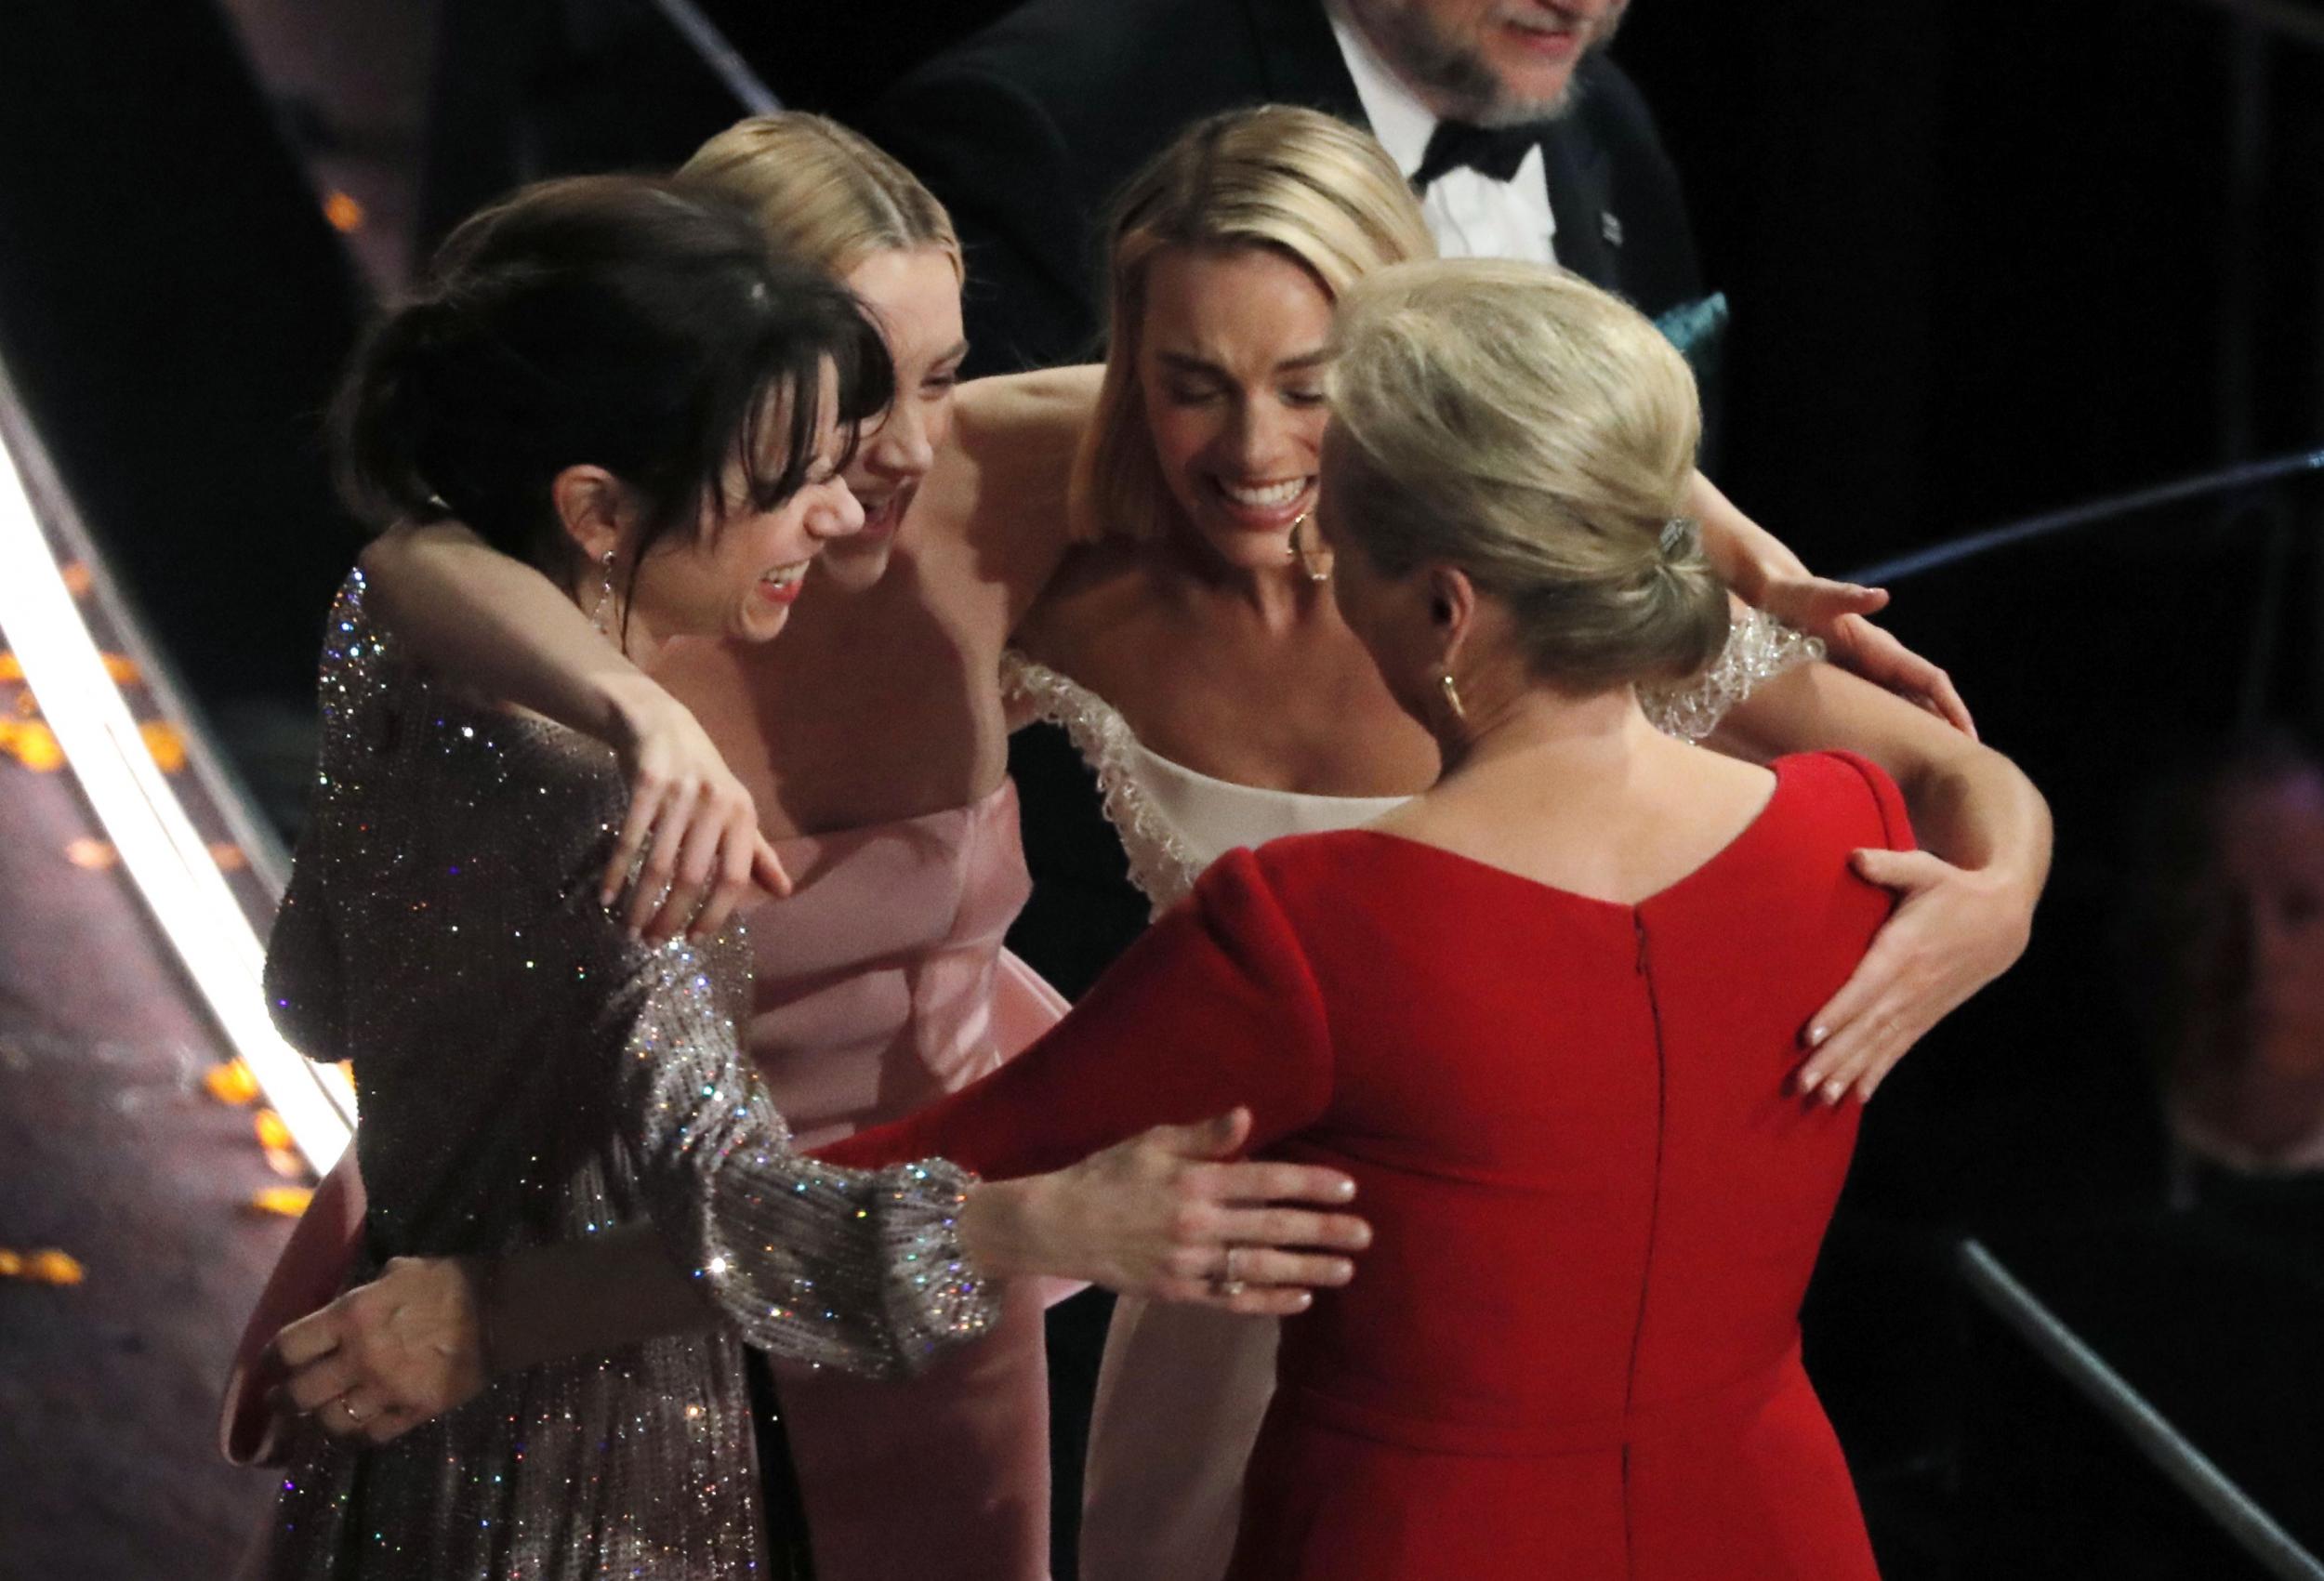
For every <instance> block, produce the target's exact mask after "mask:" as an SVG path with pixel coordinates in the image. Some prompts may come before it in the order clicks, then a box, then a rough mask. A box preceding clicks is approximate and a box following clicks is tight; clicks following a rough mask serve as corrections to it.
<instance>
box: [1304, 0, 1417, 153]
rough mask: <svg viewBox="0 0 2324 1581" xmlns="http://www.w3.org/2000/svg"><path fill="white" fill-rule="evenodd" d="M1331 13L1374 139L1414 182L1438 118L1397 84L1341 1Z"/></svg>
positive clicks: (1332, 1) (1330, 6) (1333, 0)
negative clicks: (1341, 4)
mask: <svg viewBox="0 0 2324 1581" xmlns="http://www.w3.org/2000/svg"><path fill="white" fill-rule="evenodd" d="M1325 9H1326V11H1327V12H1328V13H1329V15H1330V17H1331V32H1332V36H1333V37H1335V38H1337V39H1338V40H1339V41H1340V55H1341V56H1342V57H1344V58H1345V59H1346V60H1347V63H1348V75H1349V76H1351V77H1353V78H1354V79H1355V97H1356V99H1358V100H1359V101H1360V102H1361V103H1362V104H1363V106H1364V116H1365V119H1366V120H1367V121H1369V122H1371V124H1372V136H1374V137H1376V138H1379V139H1380V146H1381V147H1382V148H1385V149H1386V150H1387V151H1388V157H1389V158H1391V159H1393V160H1394V161H1395V162H1396V168H1397V169H1399V170H1401V171H1403V172H1404V173H1405V175H1406V176H1407V177H1408V176H1410V175H1411V174H1412V173H1413V172H1414V171H1415V170H1418V169H1419V167H1420V160H1421V158H1422V156H1424V155H1425V154H1426V153H1427V152H1428V139H1429V137H1430V135H1431V134H1432V133H1433V132H1434V131H1435V130H1436V112H1434V111H1433V110H1431V109H1430V108H1429V107H1428V106H1427V105H1425V104H1422V103H1421V102H1420V101H1419V99H1415V98H1414V97H1413V95H1412V90H1411V89H1410V88H1407V87H1406V86H1404V84H1403V83H1402V82H1401V81H1399V80H1398V79H1397V76H1396V73H1395V72H1393V71H1392V70H1391V69H1390V68H1389V65H1388V63H1387V62H1386V61H1385V60H1382V59H1380V56H1379V55H1378V54H1377V53H1376V52H1375V51H1374V50H1373V48H1372V46H1371V44H1370V43H1369V42H1368V41H1367V39H1366V38H1365V37H1364V35H1363V33H1360V32H1358V31H1357V29H1356V26H1355V24H1354V23H1353V22H1352V21H1350V20H1348V19H1347V17H1346V16H1345V15H1344V14H1343V13H1342V10H1341V8H1340V5H1339V4H1338V0H1328V3H1327V5H1326V7H1325Z"/></svg>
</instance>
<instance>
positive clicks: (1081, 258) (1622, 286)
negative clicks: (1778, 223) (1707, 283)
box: [869, 0, 1702, 373]
mask: <svg viewBox="0 0 2324 1581" xmlns="http://www.w3.org/2000/svg"><path fill="white" fill-rule="evenodd" d="M1265 103H1278V104H1303V105H1307V106H1309V107H1311V108H1314V109H1317V110H1323V111H1327V112H1331V113H1332V114H1335V115H1339V116H1340V117H1342V118H1344V119H1346V120H1349V121H1352V122H1353V123H1354V124H1356V125H1359V126H1360V125H1365V124H1366V122H1365V116H1364V107H1363V104H1362V103H1361V101H1360V100H1359V99H1357V98H1356V92H1355V83H1354V81H1353V79H1352V78H1351V77H1350V76H1349V75H1348V70H1347V65H1346V63H1345V61H1343V60H1342V59H1341V58H1340V48H1339V44H1338V42H1337V40H1335V39H1334V37H1333V36H1332V32H1331V24H1330V22H1329V20H1327V18H1326V16H1325V14H1324V7H1323V0H1033V4H1031V5H1028V6H1025V7H1023V8H1022V9H1020V10H1017V11H1014V12H1011V13H1010V15H1008V16H1006V17H1004V18H1002V19H1001V20H999V21H998V22H997V23H995V24H994V25H993V26H992V27H990V28H988V29H986V30H985V31H984V32H983V33H978V34H976V35H975V36H974V37H972V38H970V39H969V40H967V41H966V42H965V43H963V44H961V45H959V46H957V47H956V48H954V49H952V50H950V51H948V52H946V53H945V54H943V55H940V56H938V57H937V58H936V59H933V60H931V61H930V62H929V63H928V64H926V65H925V66H922V67H921V68H920V69H919V70H918V71H917V72H913V73H912V74H911V75H910V76H908V77H906V78H905V79H904V81H903V82H901V83H899V84H898V85H897V86H895V87H894V88H892V89H891V91H890V92H889V93H888V95H887V96H886V98H884V99H882V100H881V101H880V102H879V103H878V106H876V107H875V109H874V110H873V112H872V115H871V118H870V123H869V129H870V131H871V133H872V135H873V136H874V138H877V140H878V142H879V143H880V144H881V145H882V146H884V147H885V148H887V149H888V150H889V152H891V153H893V154H895V155H896V157H897V158H899V159H901V160H903V161H904V163H905V165H907V166H908V167H910V168H911V170H912V171H913V172H914V173H915V174H917V175H918V176H919V177H920V178H921V179H922V180H924V181H926V182H927V183H928V185H929V188H930V190H931V191H934V192H935V194H936V195H937V196H938V197H939V198H941V199H943V200H944V204H945V206H946V207H948V208H949V209H950V210H951V211H952V217H953V221H954V223H955V224H956V225H957V226H958V227H959V230H960V236H961V240H962V242H963V243H964V244H965V245H966V247H967V249H968V263H969V294H968V299H967V310H968V323H969V340H970V343H971V348H972V352H971V372H974V373H1004V372H1008V371H1010V370H1012V369H1017V368H1027V367H1044V366H1050V365H1052V364H1055V363H1059V362H1088V361H1090V360H1093V359H1094V358H1095V357H1096V356H1097V355H1098V354H1099V353H1100V351H1101V347H1100V344H1099V336H1100V335H1101V333H1102V331H1103V312H1104V308H1103V304H1104V299H1105V298H1104V293H1103V277H1104V271H1103V259H1102V257H1100V252H1101V250H1102V248H1103V231H1104V227H1105V217H1106V214H1107V210H1108V206H1109V204H1111V203H1112V201H1113V198H1114V195H1115V194H1116V192H1117V191H1119V190H1120V188H1121V187H1122V185H1123V184H1124V183H1125V182H1126V181H1128V180H1129V178H1130V177H1131V176H1132V175H1134V174H1136V172H1137V170H1138V169H1139V167H1140V166H1141V165H1143V164H1144V163H1145V162H1146V161H1147V160H1148V159H1150V158H1152V157H1153V156H1154V155H1155V153H1157V152H1160V151H1161V150H1162V149H1163V148H1164V147H1165V146H1167V145H1168V144H1169V141H1170V140H1171V139H1172V138H1175V137H1177V136H1178V134H1179V133H1180V132H1181V131H1182V130H1184V129H1185V127H1186V126H1187V125H1188V124H1189V123H1191V122H1194V121H1196V120H1199V119H1200V118H1202V117H1203V116H1206V115H1209V114H1213V113H1216V112H1219V111H1222V110H1233V109H1237V108H1240V107H1242V106H1245V105H1251V104H1265ZM1544 153H1545V156H1546V163H1547V167H1548V172H1549V182H1550V199H1551V205H1552V209H1553V210H1554V212H1555V213H1556V216H1557V255H1558V259H1559V261H1560V262H1562V263H1563V264H1565V267H1566V268H1568V269H1571V270H1574V272H1576V273H1577V274H1579V275H1580V276H1582V277H1583V278H1584V279H1586V280H1589V281H1591V282H1593V283H1596V284H1599V285H1603V286H1605V287H1607V288H1608V289H1610V290H1613V291H1616V292H1618V293H1620V294H1621V295H1622V296H1626V297H1628V298H1629V299H1630V300H1631V302H1632V303H1633V304H1635V305H1636V306H1637V307H1639V308H1640V309H1642V310H1644V311H1645V312H1646V313H1648V314H1650V315H1652V314H1657V313H1660V312H1662V311H1664V310H1668V309H1670V308H1671V307H1674V306H1677V305H1679V304H1681V303H1684V302H1690V301H1693V300H1695V299H1696V298H1697V297H1699V296H1701V295H1702V287H1701V281H1700V274H1699V270H1698V269H1697V263H1696V257H1695V243H1694V237H1693V234H1692V232H1691V231H1689V230H1688V227H1687V223H1686V213H1685V208H1684V204H1683V202H1682V200H1681V196H1680V191H1679V181H1678V175H1677V172H1676V171H1675V170H1673V169H1672V168H1671V165H1670V159H1669V157H1668V156H1667V155H1666V154H1665V153H1664V152H1663V150H1662V144H1661V140H1660V138H1658V137H1657V134H1656V131H1655V126H1654V121H1653V118H1652V117H1651V116H1650V115H1649V114H1648V113H1647V111H1646V106H1645V102H1644V99H1641V98H1640V97H1639V94H1638V90H1637V88H1636V87H1635V86H1633V85H1632V84H1631V80H1630V79H1629V78H1628V77H1627V76H1625V75H1623V73H1622V72H1621V70H1620V69H1619V68H1618V67H1617V66H1616V65H1615V64H1614V63H1613V62H1612V61H1610V60H1608V59H1605V58H1604V57H1603V56H1599V57H1596V58H1594V59H1591V60H1589V61H1586V62H1585V63H1584V64H1583V66H1582V68H1581V72H1580V76H1579V78H1578V94H1577V102H1576V106H1575V109H1574V111H1573V112H1572V113H1571V114H1569V115H1568V116H1567V117H1566V118H1565V120H1564V121H1563V122H1561V123H1560V124H1559V125H1558V126H1557V128H1556V130H1555V131H1554V132H1553V133H1552V135H1551V137H1550V138H1549V139H1548V141H1547V143H1546V145H1545V148H1544Z"/></svg>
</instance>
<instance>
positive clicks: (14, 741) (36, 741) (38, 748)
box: [0, 719, 64, 774]
mask: <svg viewBox="0 0 2324 1581" xmlns="http://www.w3.org/2000/svg"><path fill="white" fill-rule="evenodd" d="M0 752H5V753H7V755H8V756H9V757H11V758H15V759H16V760H17V761H18V762H20V763H21V764H23V765H24V766H25V767H26V768H27V769H30V770H32V771H33V772H34V773H36V774H53V773H55V772H56V771H58V770H59V769H61V768H63V767H64V748H63V747H61V746H59V745H58V744H57V732H56V731H52V730H50V729H49V728H48V727H47V726H46V725H45V724H42V723H41V722H40V721H39V720H38V719H0Z"/></svg>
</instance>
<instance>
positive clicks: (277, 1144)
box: [254, 1109, 291, 1151]
mask: <svg viewBox="0 0 2324 1581" xmlns="http://www.w3.org/2000/svg"><path fill="white" fill-rule="evenodd" d="M254 1123H255V1124H256V1125H257V1130H258V1145H259V1146H260V1147H263V1148H271V1149H274V1150H277V1151H279V1150H281V1149H284V1148H287V1147H289V1146H290V1145H291V1134H290V1127H289V1126H285V1125H284V1124H283V1117H282V1116H281V1115H280V1114H277V1113H275V1112H274V1111H273V1110H271V1109H261V1110H259V1111H258V1113H257V1120H256V1121H255V1122H254Z"/></svg>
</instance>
